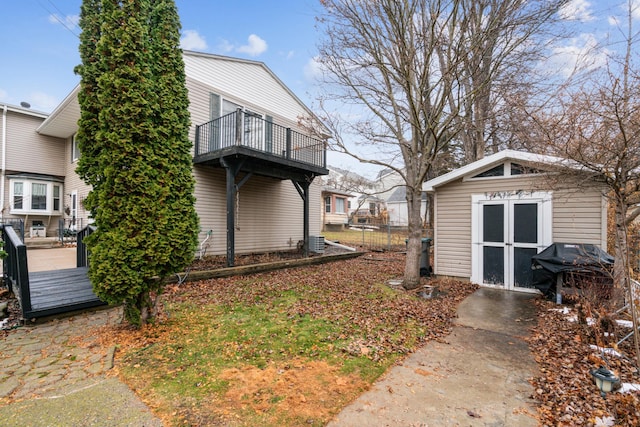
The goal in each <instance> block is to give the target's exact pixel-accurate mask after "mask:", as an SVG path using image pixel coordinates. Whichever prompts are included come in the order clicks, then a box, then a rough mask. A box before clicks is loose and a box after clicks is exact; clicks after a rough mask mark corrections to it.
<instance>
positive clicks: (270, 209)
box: [195, 166, 321, 255]
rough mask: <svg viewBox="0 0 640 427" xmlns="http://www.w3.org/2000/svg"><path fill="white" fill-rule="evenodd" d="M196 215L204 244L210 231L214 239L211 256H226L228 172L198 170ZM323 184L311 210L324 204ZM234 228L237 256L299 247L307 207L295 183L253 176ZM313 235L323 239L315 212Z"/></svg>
mask: <svg viewBox="0 0 640 427" xmlns="http://www.w3.org/2000/svg"><path fill="white" fill-rule="evenodd" d="M195 177H196V189H195V196H196V211H197V212H198V216H199V218H200V230H201V231H200V235H199V236H198V240H199V241H202V240H203V239H204V238H205V236H206V233H207V231H208V230H213V237H212V238H211V239H209V241H208V242H207V243H208V244H209V246H208V249H207V254H208V255H210V254H211V255H220V254H226V250H227V234H226V233H227V231H226V230H227V216H226V209H227V199H226V182H225V179H226V178H225V171H224V169H222V168H219V169H214V168H208V167H202V166H196V167H195ZM320 192H321V186H320V185H319V184H312V185H311V187H310V196H311V197H310V206H312V207H313V206H318V204H319V203H320ZM239 194H240V196H239V200H238V203H237V205H236V206H237V210H238V212H237V218H238V220H237V228H236V230H235V251H236V254H242V253H249V252H267V251H282V250H289V249H295V248H296V244H297V242H298V241H299V240H302V239H303V237H304V236H303V220H304V217H303V203H302V198H301V197H300V195H299V194H298V192H297V191H296V189H295V187H294V186H293V183H292V182H291V181H288V180H283V181H281V180H276V179H272V178H265V177H259V176H254V177H251V178H250V179H249V180H248V181H247V182H246V183H245V184H244V185H243V186H242V187H241V189H240V192H239ZM309 216H310V226H309V228H310V234H311V235H319V233H320V215H319V213H318V212H317V210H316V209H313V208H310V213H309Z"/></svg>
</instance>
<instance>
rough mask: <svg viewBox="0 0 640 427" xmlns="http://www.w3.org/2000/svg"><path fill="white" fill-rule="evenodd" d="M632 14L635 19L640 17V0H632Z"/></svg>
mask: <svg viewBox="0 0 640 427" xmlns="http://www.w3.org/2000/svg"><path fill="white" fill-rule="evenodd" d="M631 16H632V17H633V19H640V0H632V1H631Z"/></svg>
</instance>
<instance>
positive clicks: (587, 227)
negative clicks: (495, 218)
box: [434, 177, 606, 279]
mask: <svg viewBox="0 0 640 427" xmlns="http://www.w3.org/2000/svg"><path fill="white" fill-rule="evenodd" d="M540 182H541V181H540V177H537V179H536V177H510V178H498V179H491V180H486V179H483V180H468V181H463V180H462V179H459V180H457V181H455V182H452V183H450V184H447V185H443V186H442V187H439V188H437V191H436V204H435V221H436V223H435V247H434V272H435V273H436V274H438V275H441V276H454V277H460V278H465V279H469V278H470V277H471V238H472V236H471V196H472V195H474V194H485V193H490V192H501V191H518V190H524V191H544V186H542V185H541V184H540ZM552 193H553V200H552V203H553V225H552V227H553V230H552V231H553V233H552V239H553V241H555V242H559V241H564V242H575V243H593V244H596V245H599V246H601V247H606V242H605V241H603V240H604V239H603V234H602V231H601V225H602V224H603V208H602V194H601V193H600V191H599V190H598V189H596V188H593V189H584V188H582V189H581V190H580V192H575V191H569V190H566V189H565V190H554V191H552Z"/></svg>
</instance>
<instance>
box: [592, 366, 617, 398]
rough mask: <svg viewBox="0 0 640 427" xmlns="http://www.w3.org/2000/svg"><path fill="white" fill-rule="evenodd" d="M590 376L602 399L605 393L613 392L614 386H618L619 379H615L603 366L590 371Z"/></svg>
mask: <svg viewBox="0 0 640 427" xmlns="http://www.w3.org/2000/svg"><path fill="white" fill-rule="evenodd" d="M591 375H592V376H593V379H594V380H595V382H596V386H598V389H599V390H600V394H601V395H602V397H604V395H605V393H609V392H611V391H613V390H614V389H615V388H616V386H617V385H618V384H620V378H618V377H616V376H615V375H614V373H613V372H611V371H610V370H609V369H607V368H605V367H604V366H601V367H599V368H598V369H594V370H593V371H591Z"/></svg>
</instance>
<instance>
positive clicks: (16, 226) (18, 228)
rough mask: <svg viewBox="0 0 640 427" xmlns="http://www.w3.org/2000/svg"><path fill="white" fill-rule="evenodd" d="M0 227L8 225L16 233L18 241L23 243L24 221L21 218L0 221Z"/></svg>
mask: <svg viewBox="0 0 640 427" xmlns="http://www.w3.org/2000/svg"><path fill="white" fill-rule="evenodd" d="M0 225H10V226H11V227H13V230H14V231H15V232H16V234H17V235H18V237H20V240H22V241H23V242H24V221H23V220H22V218H5V219H3V220H2V221H0Z"/></svg>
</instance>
